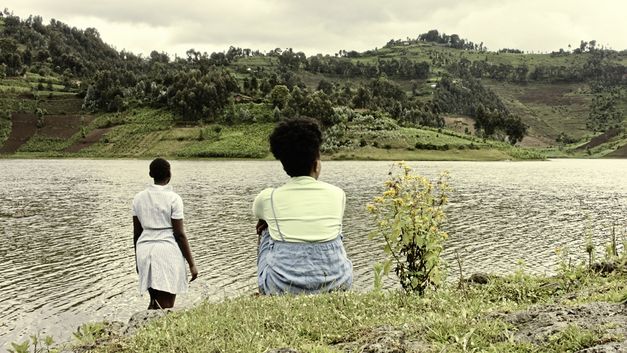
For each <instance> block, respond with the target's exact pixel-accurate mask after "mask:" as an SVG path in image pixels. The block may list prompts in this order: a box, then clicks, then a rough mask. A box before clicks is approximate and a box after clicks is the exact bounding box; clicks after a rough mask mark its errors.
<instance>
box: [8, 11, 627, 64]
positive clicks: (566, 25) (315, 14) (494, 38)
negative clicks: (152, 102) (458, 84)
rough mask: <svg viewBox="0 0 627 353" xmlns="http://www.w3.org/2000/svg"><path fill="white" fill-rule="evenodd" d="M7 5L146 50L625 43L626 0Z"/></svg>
mask: <svg viewBox="0 0 627 353" xmlns="http://www.w3.org/2000/svg"><path fill="white" fill-rule="evenodd" d="M5 6H7V7H8V8H9V9H11V10H13V11H15V13H16V14H17V15H19V16H22V17H25V16H27V15H28V14H36V15H41V16H43V17H44V19H46V20H49V19H50V18H56V19H58V20H61V21H63V22H65V23H67V24H69V25H71V26H76V27H79V28H85V27H95V28H97V29H98V30H99V32H100V33H101V36H102V38H103V39H104V40H105V41H107V42H108V43H109V44H111V45H112V46H114V47H116V48H118V49H127V50H130V51H133V52H138V53H144V54H147V53H149V52H150V51H151V50H153V49H154V50H158V51H167V52H170V53H178V54H179V55H183V54H184V53H185V51H186V50H187V49H189V48H194V49H196V50H199V51H207V52H212V51H221V50H225V49H226V48H228V47H229V46H230V45H234V46H239V47H248V48H251V49H259V50H262V51H265V50H269V49H272V48H276V47H279V48H287V47H291V48H294V50H297V51H304V52H305V53H307V54H308V55H311V54H315V53H318V52H322V53H334V52H337V51H338V50H340V49H346V50H367V49H372V48H375V47H381V46H382V45H384V44H385V43H386V42H387V41H388V40H389V39H392V38H405V37H416V36H417V35H418V34H420V33H423V32H426V31H427V30H430V29H434V28H435V29H438V30H440V31H442V32H446V33H449V34H452V33H458V34H459V35H460V36H461V37H463V38H468V39H470V40H472V41H474V42H484V43H485V44H486V45H487V46H488V47H489V48H491V49H499V48H504V47H508V48H519V49H523V50H528V51H532V50H533V51H551V50H557V49H559V48H566V47H567V46H568V44H572V45H574V46H577V45H578V43H579V41H580V40H582V39H583V40H590V39H596V40H598V42H599V44H602V45H605V44H609V45H610V46H612V47H613V48H615V49H626V48H627V26H625V24H624V23H625V20H624V18H623V17H624V15H625V13H627V1H624V0H598V1H595V2H591V1H583V0H571V1H568V0H553V1H545V0H527V1H518V0H467V1H457V0H416V1H400V0H389V1H386V2H382V1H377V0H361V1H358V0H348V1H347V0H344V1H342V0H319V1H310V0H307V1H304V0H231V1H225V0H222V1H217V0H214V1H211V2H207V1H201V0H188V1H185V2H175V1H163V0H109V1H85V0H56V1H50V0H5Z"/></svg>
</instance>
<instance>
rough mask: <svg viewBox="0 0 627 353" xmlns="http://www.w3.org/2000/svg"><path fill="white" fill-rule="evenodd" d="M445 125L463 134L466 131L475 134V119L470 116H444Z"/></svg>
mask: <svg viewBox="0 0 627 353" xmlns="http://www.w3.org/2000/svg"><path fill="white" fill-rule="evenodd" d="M444 125H446V127H448V128H449V129H451V130H455V131H457V132H459V133H462V134H464V133H466V131H468V132H469V133H470V134H471V135H474V134H475V119H473V118H471V117H468V116H453V115H447V116H444Z"/></svg>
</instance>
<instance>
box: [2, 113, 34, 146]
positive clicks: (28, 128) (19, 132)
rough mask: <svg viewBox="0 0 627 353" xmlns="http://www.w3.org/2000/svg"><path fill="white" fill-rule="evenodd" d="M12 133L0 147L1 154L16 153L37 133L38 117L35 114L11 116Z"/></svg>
mask: <svg viewBox="0 0 627 353" xmlns="http://www.w3.org/2000/svg"><path fill="white" fill-rule="evenodd" d="M11 124H12V128H11V133H10V134H9V138H8V139H7V140H6V141H5V142H4V145H3V146H2V147H0V153H14V152H15V151H17V150H18V149H19V148H20V146H22V145H23V144H25V143H26V141H28V140H29V139H30V138H31V137H33V135H35V132H37V116H36V115H35V114H27V113H15V114H13V115H12V116H11Z"/></svg>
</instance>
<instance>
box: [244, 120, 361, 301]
mask: <svg viewBox="0 0 627 353" xmlns="http://www.w3.org/2000/svg"><path fill="white" fill-rule="evenodd" d="M321 143H322V132H321V131H320V127H319V126H318V123H317V122H316V121H315V120H313V119H309V118H296V119H289V120H285V121H282V122H281V123H279V124H278V125H277V127H276V128H275V129H274V131H273V132H272V134H271V135H270V150H271V151H272V154H273V155H274V156H275V157H276V158H277V159H278V160H280V161H281V164H282V165H283V170H285V172H286V173H287V174H288V175H289V176H290V177H291V178H290V179H289V180H288V181H287V183H285V184H284V185H281V186H279V187H277V188H268V189H265V190H263V191H261V192H260V193H259V195H257V197H256V198H255V201H254V203H253V213H254V215H255V217H256V218H258V219H259V222H258V223H257V234H258V235H259V236H260V239H259V254H258V259H257V267H258V270H257V280H258V285H259V291H260V292H261V293H262V294H284V293H292V294H298V293H321V292H329V291H335V290H348V289H349V288H350V287H351V284H352V282H353V265H352V263H351V262H350V260H349V259H348V257H347V256H346V251H345V250H344V244H343V243H342V218H343V216H344V208H345V205H346V196H345V194H344V191H343V190H342V189H340V188H338V187H337V186H334V185H331V184H327V183H325V182H322V181H319V180H318V177H319V176H320V170H321V163H320V144H321Z"/></svg>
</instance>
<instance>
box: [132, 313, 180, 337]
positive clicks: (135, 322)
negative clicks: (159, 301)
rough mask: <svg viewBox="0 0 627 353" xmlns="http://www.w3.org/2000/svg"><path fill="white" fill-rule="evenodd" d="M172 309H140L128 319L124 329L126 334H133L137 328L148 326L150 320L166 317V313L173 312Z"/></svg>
mask: <svg viewBox="0 0 627 353" xmlns="http://www.w3.org/2000/svg"><path fill="white" fill-rule="evenodd" d="M171 312H172V310H171V309H165V310H144V311H139V312H136V313H135V314H133V316H131V318H130V319H129V320H128V324H127V325H126V329H125V330H124V334H125V335H133V334H134V333H135V332H137V330H139V329H140V328H142V327H144V326H146V325H147V324H149V323H150V322H152V321H154V320H156V319H158V318H161V317H164V316H165V315H167V314H169V313H171Z"/></svg>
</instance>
